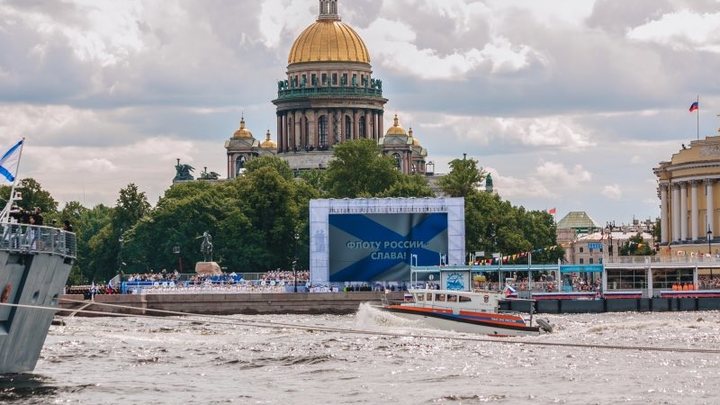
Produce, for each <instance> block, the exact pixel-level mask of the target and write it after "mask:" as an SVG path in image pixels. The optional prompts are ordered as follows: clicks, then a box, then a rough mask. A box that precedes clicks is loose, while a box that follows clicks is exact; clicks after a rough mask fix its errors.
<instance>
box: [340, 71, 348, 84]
mask: <svg viewBox="0 0 720 405" xmlns="http://www.w3.org/2000/svg"><path fill="white" fill-rule="evenodd" d="M347 79H348V78H347V73H343V75H342V82H340V84H341V85H343V86H347V84H348V82H347Z"/></svg>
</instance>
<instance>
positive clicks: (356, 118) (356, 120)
mask: <svg viewBox="0 0 720 405" xmlns="http://www.w3.org/2000/svg"><path fill="white" fill-rule="evenodd" d="M353 139H360V113H359V112H358V110H353Z"/></svg>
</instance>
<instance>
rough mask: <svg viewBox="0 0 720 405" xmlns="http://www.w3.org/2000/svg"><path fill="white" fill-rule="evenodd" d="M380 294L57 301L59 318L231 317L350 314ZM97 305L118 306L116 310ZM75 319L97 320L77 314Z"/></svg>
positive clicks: (68, 297)
mask: <svg viewBox="0 0 720 405" xmlns="http://www.w3.org/2000/svg"><path fill="white" fill-rule="evenodd" d="M383 295H385V294H384V293H382V292H374V291H363V292H339V293H314V294H308V293H298V294H294V293H287V294H282V293H280V294H278V293H273V294H138V295H134V294H118V295H96V296H95V303H96V304H93V303H92V302H91V301H89V300H83V296H82V295H73V294H70V295H63V296H61V297H60V307H61V308H63V309H65V311H60V312H59V314H60V315H68V314H70V313H72V311H73V310H77V309H80V308H82V309H84V310H90V311H103V312H113V313H131V314H139V315H160V316H163V315H171V314H161V313H154V312H153V311H151V310H164V311H177V312H187V313H194V314H205V315H233V314H351V313H355V312H356V311H357V310H358V307H359V306H360V304H362V303H364V302H371V303H380V302H381V300H382V297H383ZM388 298H389V299H391V300H401V299H402V293H398V292H394V293H390V294H388ZM100 304H112V305H120V306H123V307H131V309H128V308H116V307H111V306H106V305H100ZM75 316H98V315H92V314H82V313H77V314H76V315H75Z"/></svg>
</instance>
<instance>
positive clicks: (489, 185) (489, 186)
mask: <svg viewBox="0 0 720 405" xmlns="http://www.w3.org/2000/svg"><path fill="white" fill-rule="evenodd" d="M485 191H486V192H488V193H492V192H493V179H492V175H491V174H490V173H488V174H487V176H485Z"/></svg>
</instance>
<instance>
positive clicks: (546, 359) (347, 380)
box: [0, 304, 720, 405]
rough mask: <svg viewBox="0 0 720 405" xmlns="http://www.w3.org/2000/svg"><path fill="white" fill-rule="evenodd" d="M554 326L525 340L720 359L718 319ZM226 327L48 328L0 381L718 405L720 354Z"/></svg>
mask: <svg viewBox="0 0 720 405" xmlns="http://www.w3.org/2000/svg"><path fill="white" fill-rule="evenodd" d="M546 317H547V318H548V319H549V320H550V322H551V323H552V324H553V325H554V326H555V333H553V334H547V335H541V336H537V337H529V338H524V339H522V341H525V342H539V343H542V342H560V343H563V342H564V343H579V344H587V345H588V346H592V345H602V344H606V345H608V344H613V345H625V346H628V347H629V348H632V347H633V346H651V347H670V348H672V347H682V348H707V349H717V348H720V313H718V312H694V313H620V314H580V315H548V316H543V318H546ZM222 319H223V321H225V322H231V323H233V322H237V325H235V324H231V325H227V324H225V325H220V324H214V323H213V322H212V320H211V319H208V321H206V322H202V321H200V322H197V323H194V324H189V323H186V322H178V321H177V320H174V319H173V318H158V319H132V318H124V319H115V318H112V319H109V318H108V319H105V318H70V319H67V320H66V322H67V324H66V325H65V326H58V327H53V328H52V329H51V332H50V335H49V336H48V339H47V341H46V345H45V347H44V349H43V352H42V355H41V359H40V362H39V363H38V366H37V368H36V374H35V375H32V376H30V377H29V378H26V379H25V380H14V381H6V382H5V383H4V385H3V383H2V382H0V402H16V403H66V402H69V403H98V402H102V403H108V404H126V403H148V404H174V403H181V402H182V403H229V402H233V403H253V404H255V403H259V404H286V403H293V404H335V403H357V404H385V403H388V404H394V405H396V404H401V405H402V404H422V403H430V404H435V403H453V404H475V403H488V402H490V403H512V404H537V403H541V404H542V403H583V404H584V403H601V404H606V403H608V404H609V403H619V402H622V403H630V404H641V403H642V404H646V403H680V402H681V403H688V404H694V403H697V404H700V403H708V404H712V403H716V398H717V394H716V390H715V385H716V384H715V381H717V379H718V377H720V355H718V354H712V353H681V352H672V351H669V352H646V351H640V350H610V349H601V348H594V347H542V346H521V345H515V344H510V343H508V341H507V340H505V341H501V342H500V343H494V342H492V341H460V340H457V339H454V337H458V336H460V335H459V334H455V333H450V332H442V331H430V330H428V329H421V328H418V327H417V325H415V324H414V323H413V322H412V321H407V320H405V319H402V318H398V317H395V316H392V315H391V314H386V313H384V312H381V311H378V310H377V309H375V308H373V307H372V306H370V305H367V304H364V305H361V306H360V308H359V310H358V312H357V314H355V316H347V315H343V316H339V315H338V316H336V315H317V316H309V315H288V316H234V317H224V318H222ZM250 321H253V322H256V321H262V322H265V323H272V322H276V323H282V324H285V325H286V326H285V327H282V328H278V329H273V328H253V327H251V326H249V325H248V322H250ZM292 324H297V325H312V326H326V327H336V328H347V329H362V330H367V331H368V332H369V333H368V334H356V333H344V332H342V331H335V332H327V331H321V330H315V331H312V332H310V331H306V330H298V329H294V328H292V327H290V326H287V325H292ZM372 331H379V332H383V331H385V332H387V331H391V332H393V333H396V332H399V333H400V334H405V336H402V337H395V336H380V335H373V334H372V333H371V332H372ZM405 332H407V333H405ZM409 335H414V336H409Z"/></svg>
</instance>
